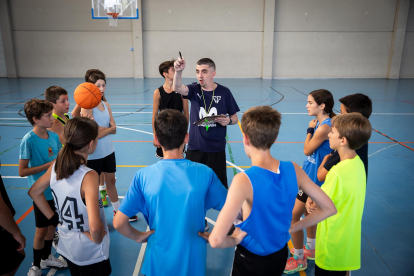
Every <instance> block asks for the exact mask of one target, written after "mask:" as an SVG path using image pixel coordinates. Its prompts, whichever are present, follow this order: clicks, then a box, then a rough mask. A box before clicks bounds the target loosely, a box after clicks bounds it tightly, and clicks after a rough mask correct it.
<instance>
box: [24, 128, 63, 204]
mask: <svg viewBox="0 0 414 276" xmlns="http://www.w3.org/2000/svg"><path fill="white" fill-rule="evenodd" d="M47 133H48V134H49V137H48V138H47V139H42V138H40V137H39V136H37V135H36V133H34V131H33V130H31V131H30V132H29V133H27V134H26V135H25V136H24V137H23V139H22V141H21V142H20V154H19V159H29V168H33V167H39V166H42V165H44V164H46V163H48V162H50V161H52V160H53V159H56V157H57V154H58V152H59V151H60V149H61V148H62V143H60V141H59V136H58V135H57V134H56V133H54V132H52V131H49V130H48V131H47ZM46 171H47V170H44V171H42V172H39V173H37V174H34V175H29V176H28V177H27V179H28V180H29V187H32V185H33V184H34V183H35V182H36V180H38V179H39V178H40V177H41V176H42V175H43V174H44V173H45V172H46ZM44 194H45V197H46V200H53V196H52V192H51V191H50V187H47V189H46V191H45V192H44Z"/></svg>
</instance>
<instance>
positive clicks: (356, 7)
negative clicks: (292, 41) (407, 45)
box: [275, 0, 397, 32]
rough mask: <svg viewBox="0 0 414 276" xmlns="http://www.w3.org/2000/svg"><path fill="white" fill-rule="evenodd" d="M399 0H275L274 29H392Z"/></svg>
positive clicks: (299, 30) (292, 30)
mask: <svg viewBox="0 0 414 276" xmlns="http://www.w3.org/2000/svg"><path fill="white" fill-rule="evenodd" d="M396 7H397V0H276V14H275V31H280V32H288V31H290V32H303V31H316V32H332V31H358V32H359V31H373V32H378V31H382V32H384V31H389V32H392V30H393V26H394V16H395V10H396Z"/></svg>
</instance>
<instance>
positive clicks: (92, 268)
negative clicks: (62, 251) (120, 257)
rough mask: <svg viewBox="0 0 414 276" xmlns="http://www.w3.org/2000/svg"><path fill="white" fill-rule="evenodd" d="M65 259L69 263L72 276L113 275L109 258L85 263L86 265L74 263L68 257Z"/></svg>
mask: <svg viewBox="0 0 414 276" xmlns="http://www.w3.org/2000/svg"><path fill="white" fill-rule="evenodd" d="M65 260H66V262H67V263H68V267H69V271H70V275H72V276H89V275H99V276H108V275H111V273H112V268H111V263H110V262H109V259H108V260H105V261H102V262H99V263H96V264H90V265H84V266H80V265H77V264H74V263H72V262H71V261H69V260H68V259H66V258H65Z"/></svg>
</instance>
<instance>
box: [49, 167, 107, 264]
mask: <svg viewBox="0 0 414 276" xmlns="http://www.w3.org/2000/svg"><path fill="white" fill-rule="evenodd" d="M91 170H92V169H90V168H88V167H85V166H83V165H82V166H80V167H79V169H77V170H76V171H75V172H74V173H73V174H72V175H71V176H70V177H69V178H66V179H61V180H56V173H55V165H53V168H52V173H51V176H50V188H51V190H52V195H53V198H54V201H55V206H56V211H57V212H58V214H59V225H58V231H59V243H58V248H57V252H58V253H59V254H61V255H63V256H64V257H65V258H67V259H68V260H69V261H71V262H72V263H74V264H76V265H79V266H85V265H90V264H95V263H99V262H102V261H104V260H107V259H108V258H109V234H108V233H109V232H108V224H107V223H106V218H105V213H104V209H103V205H102V200H101V197H100V196H98V198H96V200H97V201H99V212H100V218H101V221H102V223H103V225H104V227H105V231H106V232H107V234H106V235H105V237H104V238H103V240H102V242H101V243H100V244H95V243H93V242H92V241H91V240H90V239H89V238H88V237H87V236H86V235H85V234H84V233H82V232H86V231H89V218H88V212H87V210H86V205H85V203H84V201H83V200H82V197H81V186H82V181H83V178H84V177H85V174H86V173H87V172H89V171H91ZM98 195H99V194H98Z"/></svg>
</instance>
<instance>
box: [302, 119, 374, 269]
mask: <svg viewBox="0 0 414 276" xmlns="http://www.w3.org/2000/svg"><path fill="white" fill-rule="evenodd" d="M328 136H329V144H330V147H331V148H332V149H334V150H337V151H338V153H339V156H340V158H341V161H340V162H339V163H338V164H337V165H335V166H334V167H332V169H331V170H330V171H329V172H328V175H327V176H326V180H325V183H324V184H323V185H322V187H321V188H322V190H323V191H324V192H325V193H326V194H327V195H328V196H329V197H330V198H331V199H332V201H333V203H334V204H335V206H336V209H337V210H338V213H337V214H336V215H334V216H332V217H329V218H327V219H326V220H324V221H322V222H320V223H319V224H318V229H317V232H316V247H315V276H321V275H331V276H342V275H343V276H345V275H346V272H347V271H349V270H357V269H359V268H360V267H361V220H362V213H363V210H364V202H365V190H366V175H365V169H364V164H363V163H362V161H361V159H360V158H359V156H358V155H357V154H356V152H355V150H356V149H358V148H360V147H361V146H362V145H364V144H365V143H367V142H368V140H369V138H370V137H371V124H370V122H369V121H368V119H367V118H365V117H363V116H362V115H361V114H359V113H348V114H344V115H340V116H337V117H334V118H333V119H332V130H331V132H330V133H329V135H328ZM306 207H307V209H308V212H312V211H313V210H315V208H316V205H315V204H314V203H313V202H309V203H308V204H307V206H306Z"/></svg>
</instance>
